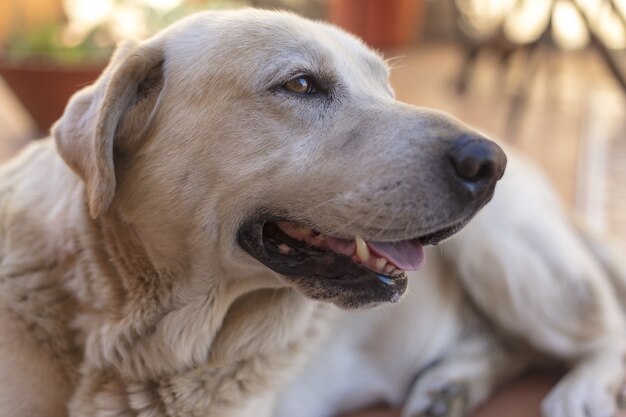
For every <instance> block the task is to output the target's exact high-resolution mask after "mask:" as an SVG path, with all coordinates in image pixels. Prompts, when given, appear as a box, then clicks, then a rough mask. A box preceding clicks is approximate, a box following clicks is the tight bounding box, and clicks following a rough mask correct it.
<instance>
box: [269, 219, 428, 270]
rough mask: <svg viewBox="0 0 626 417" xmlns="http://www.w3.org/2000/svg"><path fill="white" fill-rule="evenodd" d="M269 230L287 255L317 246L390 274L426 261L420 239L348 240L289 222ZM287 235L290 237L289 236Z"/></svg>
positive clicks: (412, 267)
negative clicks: (391, 240)
mask: <svg viewBox="0 0 626 417" xmlns="http://www.w3.org/2000/svg"><path fill="white" fill-rule="evenodd" d="M265 231H266V233H267V234H268V237H269V238H270V239H272V240H273V241H274V242H275V243H276V244H277V248H278V250H279V252H280V253H282V254H284V255H289V254H290V253H292V252H297V251H299V250H302V249H305V250H306V249H307V247H308V248H315V249H319V250H323V251H328V252H332V253H335V254H337V255H340V256H345V257H348V258H350V259H351V260H352V261H353V262H354V263H356V264H358V265H361V266H363V267H365V268H367V269H369V270H371V271H372V272H375V273H377V274H380V275H384V276H388V277H394V276H397V275H400V274H402V273H403V272H404V271H416V270H418V269H420V268H421V267H422V265H423V264H424V247H423V245H422V244H421V243H420V242H419V241H418V240H404V241H400V242H368V241H366V240H364V239H363V238H361V237H359V236H356V237H355V238H354V239H352V240H346V239H339V238H336V237H332V236H328V235H324V234H322V233H319V232H317V231H315V230H314V229H311V228H308V227H306V226H303V225H300V224H298V223H294V222H285V221H279V222H275V223H268V224H266V226H265ZM286 236H287V237H289V238H290V239H289V238H288V239H285V237H286Z"/></svg>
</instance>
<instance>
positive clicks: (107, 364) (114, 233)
mask: <svg viewBox="0 0 626 417" xmlns="http://www.w3.org/2000/svg"><path fill="white" fill-rule="evenodd" d="M89 222H90V227H89V229H90V230H91V233H90V234H89V239H90V240H91V242H90V243H89V244H87V245H86V247H88V248H92V252H93V253H92V254H91V255H90V258H91V259H99V260H100V262H98V265H99V266H100V271H99V276H101V277H102V278H101V279H106V282H107V284H106V285H107V286H108V291H106V293H107V294H117V295H118V296H117V297H110V298H111V302H110V303H109V304H107V303H104V304H105V305H106V308H104V309H102V310H101V311H100V314H101V317H99V319H98V320H97V324H95V325H94V326H93V327H92V328H90V329H88V330H87V333H88V334H87V339H86V345H85V363H84V365H83V369H82V373H83V375H85V376H84V377H83V378H84V379H85V378H86V379H88V380H89V381H91V382H89V383H85V382H82V383H81V385H80V386H79V390H78V392H77V395H76V399H75V401H77V402H80V403H81V407H84V406H85V403H84V402H85V401H88V398H90V397H94V395H96V393H97V392H98V390H110V389H111V388H110V387H108V388H107V386H100V387H96V386H94V385H93V383H94V381H100V380H105V381H109V382H107V383H108V384H110V380H111V379H112V378H115V379H116V380H117V383H118V384H122V386H120V387H118V388H116V389H115V390H116V392H117V395H122V394H120V392H126V390H127V388H128V387H124V386H123V384H125V383H126V382H125V381H132V383H133V384H135V385H136V384H139V385H142V386H144V385H145V386H146V387H152V388H150V389H151V390H152V391H154V392H153V394H154V396H155V401H157V402H160V403H162V404H161V406H163V407H165V406H166V404H165V403H167V402H171V404H169V405H167V407H173V408H172V409H171V410H170V411H172V414H173V415H176V414H177V413H179V412H180V411H179V410H180V409H186V408H187V407H189V406H190V404H193V407H201V404H205V405H206V406H207V407H209V408H207V409H206V410H209V409H210V410H211V413H208V414H207V415H215V414H213V412H214V411H213V410H214V407H216V405H215V404H218V403H220V401H222V400H221V399H220V398H219V395H218V394H217V393H218V392H220V390H222V389H225V388H224V386H227V384H233V378H234V377H235V376H234V375H233V372H237V373H238V374H239V376H237V378H238V380H239V382H238V384H239V385H237V384H235V385H234V386H233V387H232V389H231V390H229V394H228V395H230V396H233V395H234V396H236V397H239V396H241V400H240V402H241V403H242V404H243V403H244V402H245V401H244V399H245V398H247V397H254V394H255V393H256V394H261V393H264V392H265V393H266V392H268V390H269V391H270V392H271V387H272V386H273V385H274V384H275V383H276V381H277V380H279V379H281V378H284V376H285V374H286V373H289V372H290V370H293V369H294V365H295V364H296V363H297V362H299V361H301V360H302V359H303V357H304V355H305V354H306V352H307V351H308V350H309V349H310V348H311V347H312V346H314V345H315V343H314V341H315V340H317V339H319V338H320V336H321V334H322V333H323V329H324V327H325V326H324V321H325V320H322V317H325V316H326V315H327V311H328V310H329V307H328V306H327V305H324V304H320V303H317V302H313V301H310V300H307V299H305V298H304V297H303V296H301V295H300V294H299V293H297V292H296V291H294V290H292V289H288V288H269V289H268V288H260V287H259V285H258V284H256V285H254V284H251V281H250V280H240V281H234V282H233V281H232V280H231V281H225V280H221V279H218V278H219V277H211V276H209V277H202V279H198V277H194V276H191V275H193V274H191V272H190V271H189V270H188V269H187V268H185V266H184V265H182V264H179V265H177V264H176V263H175V262H172V265H174V267H173V268H170V269H163V268H158V267H156V266H155V263H154V262H152V261H151V259H150V256H149V255H148V253H147V251H146V248H145V247H144V246H143V244H142V239H141V234H140V232H139V231H137V230H135V229H134V228H133V227H132V225H128V224H125V223H124V222H122V221H121V220H120V218H119V217H118V216H115V214H114V212H113V213H108V214H107V215H106V216H103V217H102V218H99V219H98V220H96V221H89ZM260 282H262V281H260ZM100 304H103V303H100ZM92 323H93V322H92ZM246 369H248V371H246ZM105 374H106V375H107V377H106V378H104V377H103V375H105ZM189 378H192V379H194V380H203V381H204V382H203V383H202V384H203V385H202V386H203V389H202V390H199V391H197V397H198V398H196V399H194V400H193V401H191V400H189V401H183V400H182V399H183V398H188V397H189V394H188V393H187V392H186V391H187V388H186V387H182V386H181V387H179V388H176V389H180V390H181V392H180V393H177V395H176V396H175V397H172V398H169V399H166V398H164V396H165V394H164V392H165V391H167V390H165V389H164V388H163V384H167V385H168V387H169V388H168V389H169V390H172V389H175V388H172V387H173V386H174V385H176V384H177V383H178V382H180V381H187V380H188V379H189ZM122 381H124V382H122ZM176 381H178V382H176ZM155 384H156V385H155ZM225 384H226V385H225ZM145 389H148V388H145ZM94 390H95V391H94ZM168 392H169V391H168ZM169 394H172V393H171V392H170V393H169ZM169 394H168V395H169ZM216 395H217V397H215V398H214V400H215V401H214V403H212V405H208V403H207V401H208V400H207V398H213V397H212V396H216ZM220 395H221V394H220ZM201 399H202V400H201ZM174 400H175V401H174ZM180 401H183V402H185V404H179V402H180ZM186 402H189V404H186ZM194 410H195V411H197V412H206V410H204V409H202V408H198V409H194ZM225 415H226V414H225Z"/></svg>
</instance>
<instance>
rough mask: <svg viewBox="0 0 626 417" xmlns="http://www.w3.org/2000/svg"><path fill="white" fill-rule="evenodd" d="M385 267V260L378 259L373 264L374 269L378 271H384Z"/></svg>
mask: <svg viewBox="0 0 626 417" xmlns="http://www.w3.org/2000/svg"><path fill="white" fill-rule="evenodd" d="M385 265H387V260H386V259H385V258H378V259H376V262H375V263H374V267H375V268H376V269H377V270H379V271H384V270H385Z"/></svg>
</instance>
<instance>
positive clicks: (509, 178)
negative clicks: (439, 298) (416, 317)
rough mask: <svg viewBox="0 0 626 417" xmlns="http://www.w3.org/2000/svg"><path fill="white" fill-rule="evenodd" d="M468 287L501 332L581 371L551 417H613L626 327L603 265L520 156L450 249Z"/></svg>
mask: <svg viewBox="0 0 626 417" xmlns="http://www.w3.org/2000/svg"><path fill="white" fill-rule="evenodd" d="M444 253H445V254H446V255H447V258H448V260H449V261H450V262H451V263H453V264H455V265H456V269H457V271H458V274H459V277H460V280H461V282H462V285H463V286H464V287H465V289H466V291H467V292H468V294H470V296H471V298H472V299H473V300H474V302H475V304H476V305H477V306H478V308H479V309H480V310H482V311H483V313H484V314H485V315H486V316H487V317H488V318H489V319H490V320H491V321H492V322H493V323H494V324H495V325H497V326H499V327H501V328H503V329H506V331H507V332H508V333H510V334H512V335H514V336H516V337H519V338H522V339H524V340H526V342H527V343H528V344H529V345H530V346H532V347H534V348H535V349H537V350H539V351H541V352H544V353H547V354H548V355H550V356H552V357H554V358H557V359H559V360H561V361H563V362H564V363H567V364H570V365H572V368H573V369H572V371H571V373H570V374H568V375H567V376H566V377H565V378H564V380H563V381H562V382H561V383H560V384H559V385H558V386H557V388H556V389H555V390H554V391H553V392H552V393H551V394H550V396H549V397H548V399H547V400H546V403H545V406H544V408H543V410H544V414H545V415H546V416H547V417H562V416H563V417H564V416H567V417H579V416H581V417H582V416H584V417H596V416H603V417H604V416H606V417H610V416H611V413H612V412H614V411H615V409H616V395H617V390H618V388H619V381H621V380H622V379H623V377H624V367H623V364H622V356H623V354H624V352H625V343H624V340H625V339H626V336H625V331H626V324H625V320H624V316H623V313H622V311H621V309H620V306H619V303H618V302H617V298H616V296H615V290H614V288H613V287H612V286H611V283H610V279H609V277H608V276H607V274H606V272H605V271H604V270H603V268H602V267H601V265H600V263H599V262H598V260H597V259H596V257H595V256H594V254H593V253H592V252H591V251H590V250H589V248H588V247H587V246H586V245H585V244H583V242H582V240H581V238H580V236H579V234H578V232H577V230H576V228H575V227H574V225H573V223H572V222H570V221H569V220H568V216H567V214H566V213H565V212H564V211H563V210H562V209H561V207H560V204H559V202H558V201H557V199H556V198H555V193H554V191H553V190H552V189H551V188H550V187H549V186H548V185H547V183H546V181H545V179H543V177H541V175H539V174H538V173H537V172H535V170H534V168H533V167H532V166H530V165H529V164H525V163H523V162H521V161H520V160H517V159H515V158H511V159H510V165H509V171H508V173H507V175H505V178H504V179H503V181H502V182H501V183H500V184H499V186H498V190H497V192H496V195H495V197H494V199H493V202H492V203H491V204H489V205H488V206H487V207H486V208H485V210H484V211H483V212H482V213H480V214H479V215H478V216H477V218H476V219H475V221H474V222H472V223H471V224H470V225H469V226H468V227H467V228H466V229H465V230H464V231H462V232H461V233H460V234H459V235H458V236H457V237H455V238H453V239H451V240H450V241H449V242H448V244H447V245H446V246H445V250H444Z"/></svg>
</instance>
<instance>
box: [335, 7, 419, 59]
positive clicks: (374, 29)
mask: <svg viewBox="0 0 626 417" xmlns="http://www.w3.org/2000/svg"><path fill="white" fill-rule="evenodd" d="M424 8H425V1H424V0H329V19H330V21H331V22H333V23H335V24H336V25H338V26H341V27H343V28H344V29H346V30H348V31H350V32H352V33H355V34H357V35H359V36H360V37H361V38H362V39H363V40H364V41H365V42H367V43H368V44H370V45H371V46H373V47H375V48H381V49H385V48H398V47H402V46H406V45H408V44H409V43H410V42H411V41H413V40H414V39H415V38H416V37H417V35H418V34H419V33H420V31H421V28H422V19H423V16H424V13H425V12H424Z"/></svg>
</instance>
